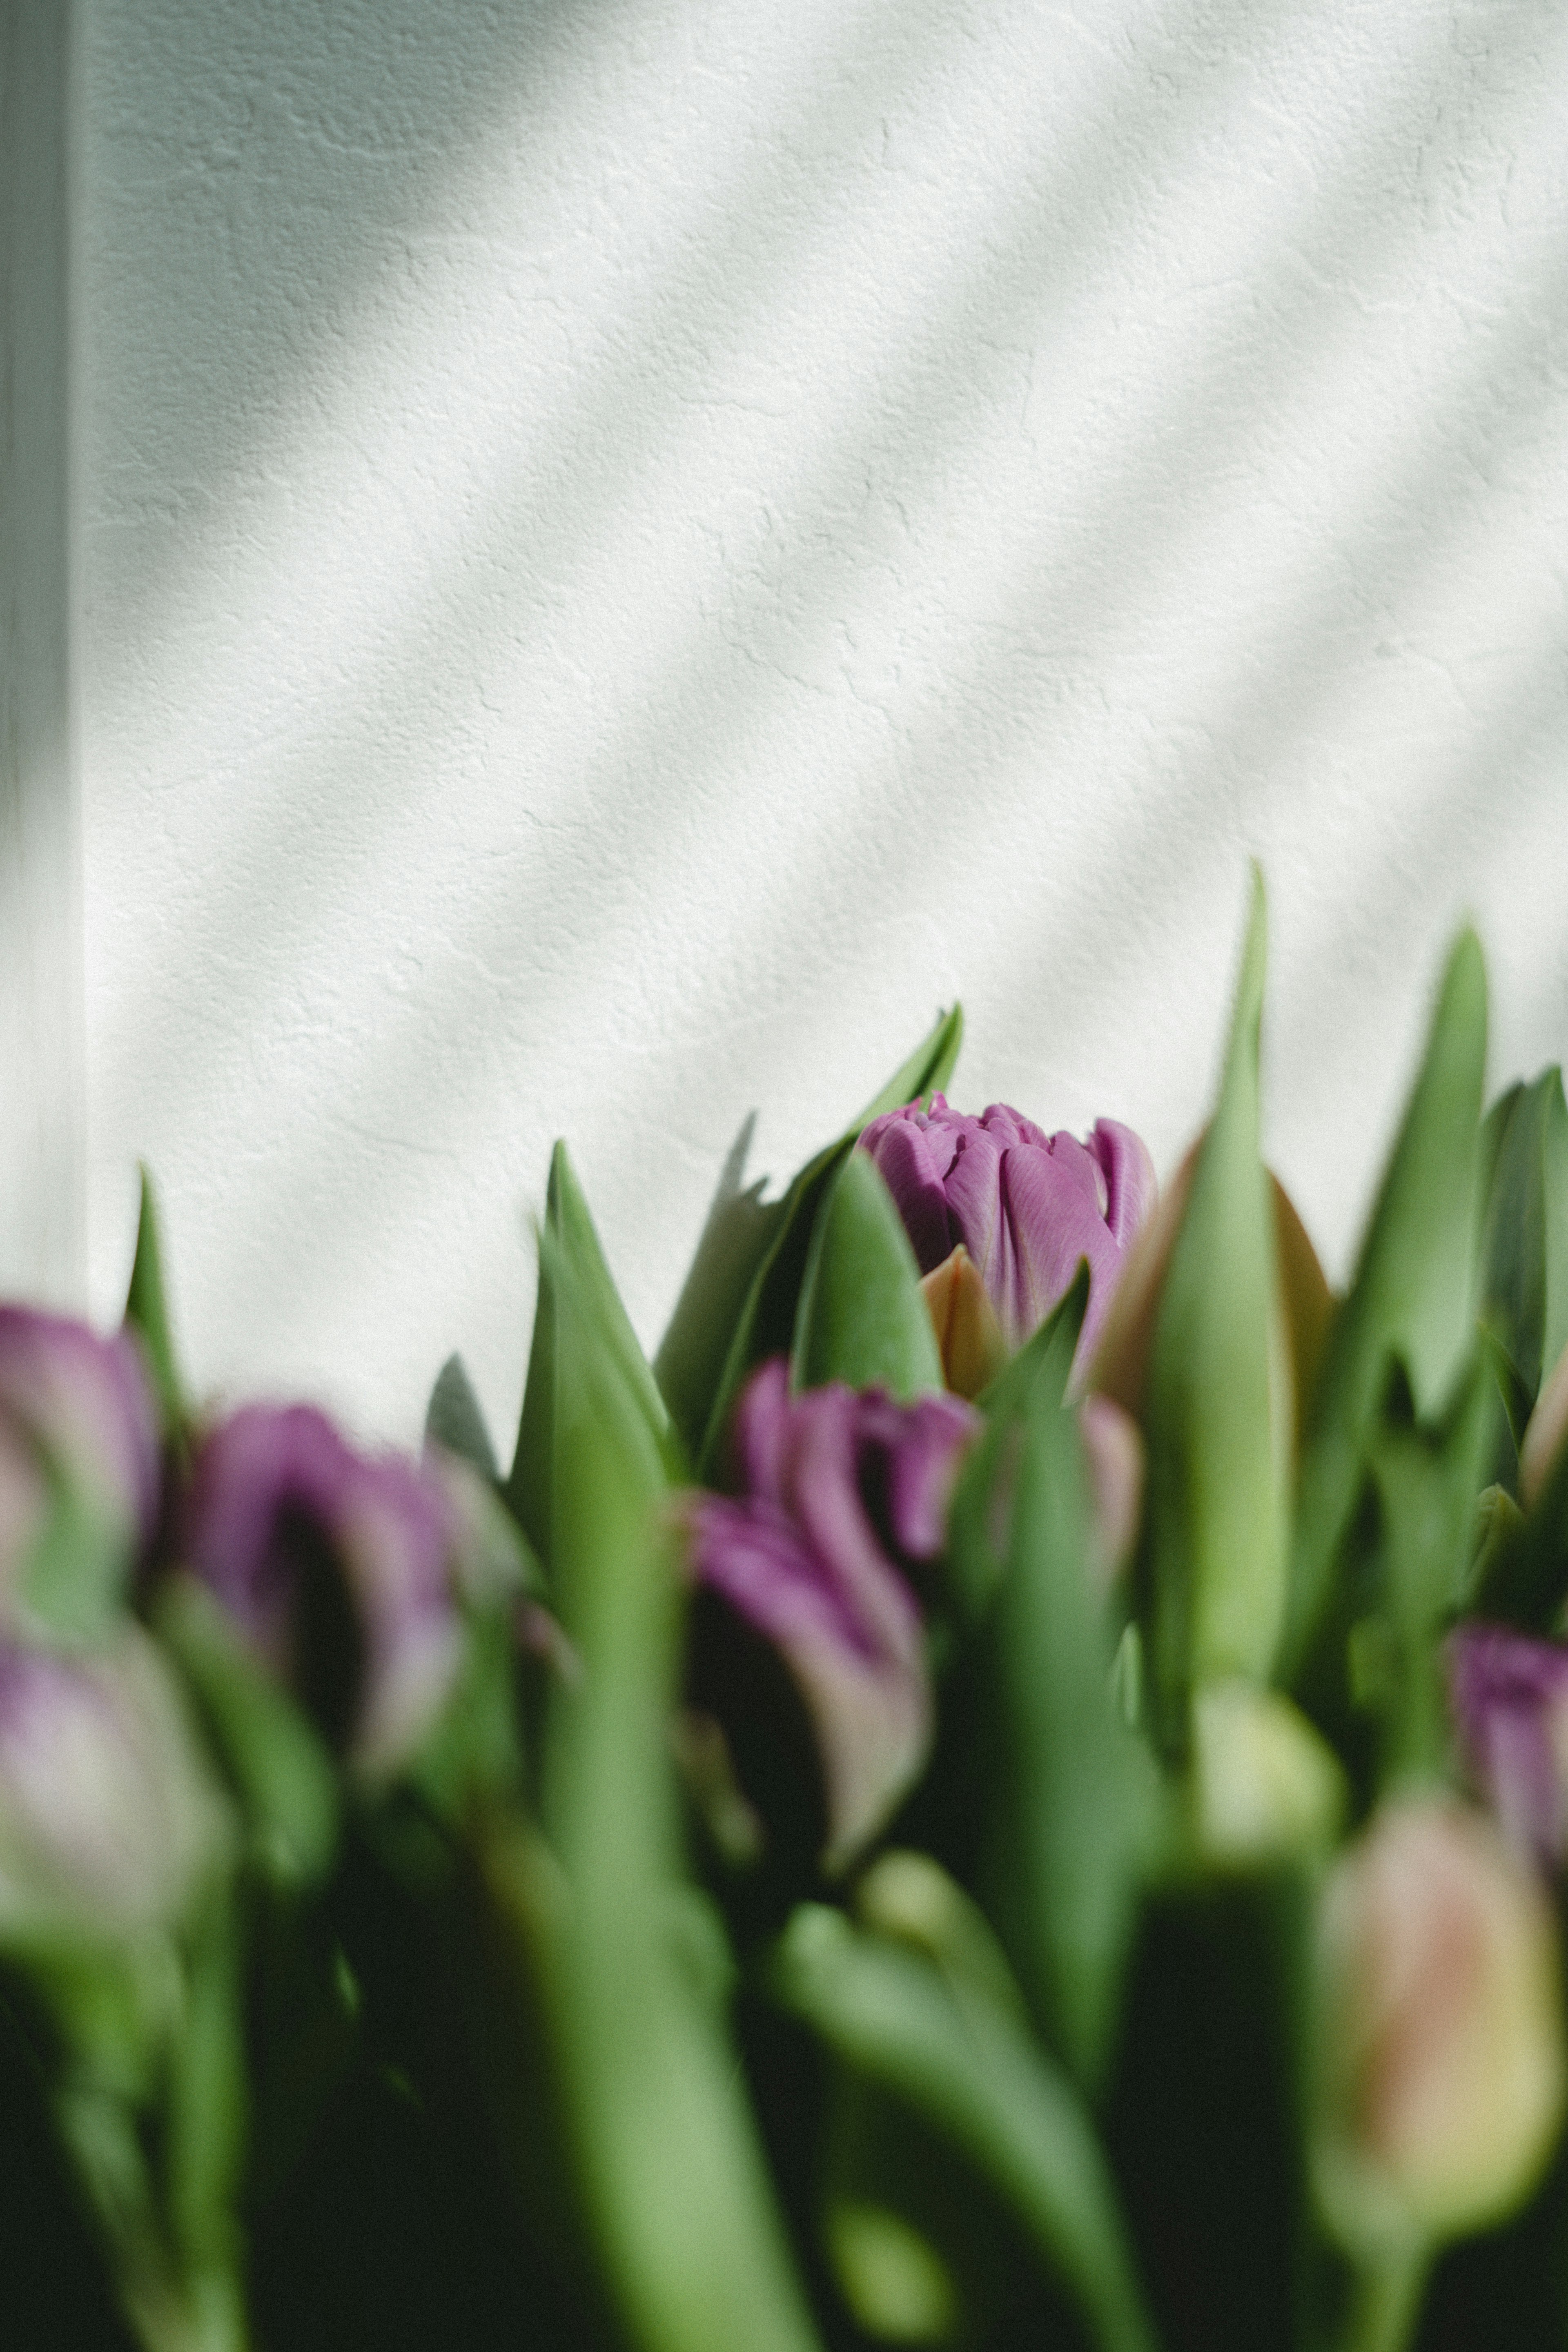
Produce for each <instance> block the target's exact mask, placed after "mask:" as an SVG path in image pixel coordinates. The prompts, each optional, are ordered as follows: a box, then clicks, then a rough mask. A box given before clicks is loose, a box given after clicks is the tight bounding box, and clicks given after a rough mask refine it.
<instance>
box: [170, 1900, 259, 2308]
mask: <svg viewBox="0 0 1568 2352" xmlns="http://www.w3.org/2000/svg"><path fill="white" fill-rule="evenodd" d="M185 1979H186V1981H185V2000H184V2014H183V2017H182V2021H181V2029H180V2032H178V2033H177V2034H176V2035H175V2036H174V2040H173V2042H172V2045H171V2049H170V2053H169V2072H168V2079H167V2084H166V2087H165V2092H164V2118H165V2119H164V2131H165V2135H166V2137H165V2141H164V2169H165V2175H166V2179H165V2186H164V2199H163V2201H164V2203H165V2204H166V2206H167V2209H168V2214H169V2221H170V2226H171V2231H172V2234H173V2237H174V2243H175V2245H176V2247H177V2248H178V2250H179V2256H180V2266H181V2269H182V2271H183V2272H184V2275H185V2277H186V2278H187V2279H188V2280H190V2281H191V2282H192V2283H193V2285H194V2286H195V2290H196V2293H197V2294H217V2295H218V2296H219V2297H220V2298H221V2299H222V2300H223V2301H225V2302H227V2303H228V2304H229V2305H231V2307H233V2308H234V2309H235V2310H236V2311H237V2310H238V2298H237V2277H238V2272H239V2263H240V2246H239V2236H238V2231H237V2223H236V2219H235V2200H236V2198H237V2194H238V2189H239V2183H240V2173H241V2168H242V2166H243V2163H244V2158H245V2146H246V2125H247V2090H246V2065H245V2046H244V2032H243V2021H242V2007H243V2000H242V1985H241V1971H240V1953H239V1939H238V1921H237V1916H236V1913H235V1907H234V1903H233V1899H232V1894H231V1890H230V1889H229V1888H228V1887H227V1886H225V1887H224V1888H223V1889H222V1890H221V1891H220V1892H217V1893H216V1894H215V1897H214V1899H213V1900H212V1901H211V1902H210V1903H209V1904H208V1906H206V1908H205V1911H204V1913H203V1915H202V1916H201V1917H200V1918H199V1919H198V1920H197V1921H196V1923H195V1929H194V1932H193V1934H192V1936H191V1938H190V1941H189V1945H188V1948H187V1951H186V1955H185ZM197 2283H200V2284H197Z"/></svg>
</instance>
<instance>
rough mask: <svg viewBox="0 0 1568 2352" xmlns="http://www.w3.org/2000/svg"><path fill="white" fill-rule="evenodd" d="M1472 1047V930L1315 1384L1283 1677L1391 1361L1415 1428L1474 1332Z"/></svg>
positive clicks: (1333, 1546) (1315, 1614)
mask: <svg viewBox="0 0 1568 2352" xmlns="http://www.w3.org/2000/svg"><path fill="white" fill-rule="evenodd" d="M1486 1042H1487V984H1486V969H1485V966H1484V965H1483V963H1482V961H1481V951H1480V947H1479V943H1478V941H1477V940H1476V937H1475V934H1474V932H1472V931H1468V930H1466V931H1462V932H1461V933H1460V935H1459V938H1458V940H1457V942H1456V943H1455V946H1454V949H1453V950H1452V953H1451V954H1450V956H1449V958H1448V963H1447V970H1446V971H1445V972H1444V975H1443V983H1442V987H1441V989H1440V991H1439V992H1438V997H1437V1004H1436V1012H1435V1013H1434V1015H1433V1021H1432V1029H1431V1034H1430V1036H1429V1038H1428V1040H1427V1045H1426V1055H1425V1057H1424V1059H1423V1062H1422V1065H1421V1069H1420V1072H1419V1074H1418V1076H1417V1077H1416V1081H1415V1089H1414V1092H1413V1093H1412V1095H1411V1097H1410V1103H1409V1107H1408V1108H1407V1109H1406V1111H1405V1119H1404V1123H1403V1125H1402V1126H1401V1128H1400V1130H1399V1136H1398V1139H1397V1140H1396V1142H1395V1144H1394V1151H1393V1156H1392V1158H1391V1159H1390V1161H1389V1164H1388V1170H1387V1172H1386V1174H1385V1175H1384V1180H1383V1186H1382V1190H1381V1191H1380V1192H1379V1194H1378V1198H1377V1204H1376V1206H1375V1208H1374V1209H1373V1214H1372V1223H1371V1224H1370V1226H1369V1227H1368V1231H1367V1237H1366V1241H1365V1243H1364V1244H1363V1249H1362V1255H1361V1262H1360V1265H1358V1267H1357V1270H1356V1276H1355V1279H1354V1281H1353V1283H1352V1286H1351V1290H1350V1295H1349V1297H1347V1298H1346V1300H1345V1303H1344V1305H1343V1307H1342V1308H1341V1310H1340V1313H1339V1315H1338V1316H1337V1318H1335V1322H1334V1327H1333V1330H1332V1333H1331V1337H1330V1340H1329V1349H1328V1355H1327V1359H1326V1360H1325V1362H1324V1365H1323V1370H1322V1374H1321V1378H1320V1380H1319V1382H1318V1390H1317V1396H1316V1400H1315V1402H1314V1408H1313V1413H1312V1419H1311V1423H1310V1428H1309V1431H1308V1433H1307V1443H1306V1448H1305V1451H1304V1454H1303V1457H1302V1462H1301V1468H1300V1477H1299V1479H1298V1482H1297V1512H1296V1534H1295V1542H1294V1547H1293V1550H1292V1555H1291V1563H1290V1592H1289V1612H1288V1616H1287V1623H1286V1633H1285V1640H1284V1643H1283V1644H1282V1649H1281V1659H1280V1670H1281V1675H1282V1676H1283V1678H1285V1679H1287V1680H1289V1679H1292V1678H1293V1677H1294V1676H1295V1675H1296V1674H1297V1673H1298V1671H1299V1669H1300V1666H1301V1664H1302V1663H1303V1661H1304V1660H1305V1658H1306V1656H1307V1654H1308V1652H1309V1650H1310V1646H1311V1643H1312V1640H1313V1635H1314V1632H1315V1629H1316V1626H1317V1623H1318V1621H1319V1618H1320V1617H1321V1614H1322V1612H1323V1611H1324V1609H1325V1607H1326V1605H1327V1603H1328V1601H1329V1600H1330V1597H1331V1595H1330V1584H1331V1570H1332V1568H1333V1563H1334V1560H1335V1558H1336V1555H1337V1553H1338V1549H1339V1546H1340V1542H1341V1539H1342V1536H1343V1533H1344V1530H1345V1528H1346V1526H1347V1524H1348V1522H1349V1520H1350V1518H1351V1515H1352V1512H1353V1511H1354V1509H1355V1507H1356V1505H1357V1501H1358V1499H1359V1497H1360V1495H1361V1492H1362V1489H1363V1484H1364V1479H1365V1475H1366V1445H1367V1441H1368V1438H1369V1436H1370V1433H1371V1432H1372V1429H1373V1423H1374V1422H1375V1420H1376V1418H1377V1416H1378V1414H1379V1412H1380V1411H1381V1409H1382V1405H1383V1402H1384V1396H1385V1395H1386V1392H1387V1388H1388V1381H1389V1373H1390V1369H1391V1366H1392V1365H1393V1363H1394V1360H1395V1359H1397V1360H1399V1361H1400V1362H1401V1363H1402V1364H1403V1365H1404V1366H1405V1372H1406V1374H1407V1377H1408V1380H1409V1384H1410V1391H1411V1395H1412V1398H1413V1401H1414V1405H1415V1414H1416V1418H1417V1419H1418V1420H1421V1421H1423V1422H1436V1421H1437V1420H1438V1419H1440V1418H1441V1416H1442V1414H1443V1412H1445V1410H1446V1408H1447V1405H1448V1403H1449V1402H1450V1399H1451V1396H1452V1392H1453V1391H1454V1388H1455V1385H1456V1383H1457V1381H1458V1379H1459V1378H1460V1376H1461V1374H1462V1372H1463V1370H1464V1367H1465V1363H1466V1360H1467V1358H1468V1352H1469V1349H1470V1345H1471V1340H1472V1335H1473V1330H1474V1299H1475V1243H1476V1231H1477V1218H1476V1192H1477V1177H1478V1160H1479V1125H1480V1105H1481V1084H1482V1078H1483V1075H1484V1065H1485V1061H1486Z"/></svg>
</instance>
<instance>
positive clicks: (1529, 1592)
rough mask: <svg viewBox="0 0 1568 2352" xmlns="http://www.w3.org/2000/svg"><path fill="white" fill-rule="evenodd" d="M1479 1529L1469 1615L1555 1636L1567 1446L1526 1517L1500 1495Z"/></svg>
mask: <svg viewBox="0 0 1568 2352" xmlns="http://www.w3.org/2000/svg"><path fill="white" fill-rule="evenodd" d="M1484 1500H1485V1498H1484V1497H1483V1501H1484ZM1483 1525H1484V1533H1483V1541H1482V1545H1481V1549H1480V1553H1479V1558H1478V1559H1477V1560H1476V1563H1475V1567H1474V1570H1473V1573H1472V1578H1471V1590H1470V1592H1469V1594H1468V1600H1467V1610H1468V1613H1469V1614H1471V1615H1474V1616H1478V1617H1487V1618H1492V1619H1495V1620H1496V1621H1497V1622H1499V1623H1500V1624H1506V1625H1516V1626H1518V1628H1519V1630H1520V1631H1521V1633H1536V1634H1542V1635H1545V1634H1553V1635H1559V1634H1560V1633H1561V1632H1562V1624H1563V1611H1564V1608H1565V1606H1568V1445H1565V1446H1563V1448H1562V1450H1561V1451H1560V1452H1559V1454H1558V1455H1557V1459H1556V1461H1555V1462H1554V1464H1553V1465H1552V1469H1551V1470H1550V1472H1549V1473H1548V1475H1547V1479H1546V1483H1545V1485H1544V1486H1542V1490H1541V1492H1540V1494H1539V1495H1538V1496H1536V1498H1535V1502H1534V1504H1533V1506H1532V1507H1531V1509H1530V1510H1529V1511H1528V1512H1523V1513H1521V1511H1520V1510H1519V1508H1518V1506H1517V1505H1515V1504H1514V1503H1513V1502H1512V1498H1511V1497H1510V1496H1502V1497H1500V1500H1497V1501H1494V1503H1493V1505H1492V1507H1491V1509H1490V1511H1489V1512H1488V1513H1487V1515H1486V1518H1485V1521H1484V1523H1483Z"/></svg>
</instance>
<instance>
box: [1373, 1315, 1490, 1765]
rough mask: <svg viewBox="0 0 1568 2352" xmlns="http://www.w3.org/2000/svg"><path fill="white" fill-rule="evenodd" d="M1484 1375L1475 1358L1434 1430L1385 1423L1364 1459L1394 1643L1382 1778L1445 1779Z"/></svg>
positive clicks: (1486, 1428) (1486, 1436) (1481, 1447)
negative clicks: (1445, 1640) (1445, 1651)
mask: <svg viewBox="0 0 1568 2352" xmlns="http://www.w3.org/2000/svg"><path fill="white" fill-rule="evenodd" d="M1495 1412H1496V1401H1495V1397H1494V1393H1493V1390H1492V1385H1491V1381H1490V1378H1489V1371H1488V1369H1487V1367H1486V1366H1485V1364H1484V1363H1482V1362H1481V1361H1479V1360H1477V1362H1476V1364H1475V1366H1474V1368H1473V1370H1472V1372H1471V1375H1470V1378H1469V1380H1468V1381H1467V1383H1466V1385H1465V1387H1464V1388H1463V1389H1462V1390H1461V1391H1460V1392H1459V1395H1458V1398H1457V1399H1456V1400H1455V1402H1454V1404H1453V1406H1452V1408H1451V1410H1450V1412H1449V1413H1448V1415H1447V1420H1446V1423H1444V1424H1443V1425H1442V1426H1440V1427H1438V1428H1435V1429H1434V1428H1422V1427H1419V1426H1417V1425H1415V1423H1409V1422H1406V1423H1396V1422H1394V1421H1392V1420H1390V1419H1389V1418H1387V1417H1385V1418H1384V1421H1383V1423H1381V1424H1380V1426H1379V1427H1378V1428H1377V1429H1375V1430H1374V1432H1373V1435H1372V1439H1371V1442H1370V1444H1369V1448H1368V1458H1369V1464H1370V1467H1371V1471H1372V1475H1373V1480H1374V1482H1375V1485H1376V1489H1377V1496H1378V1502H1379V1506H1380V1533H1379V1540H1378V1548H1379V1553H1380V1569H1381V1573H1380V1579H1379V1581H1380V1584H1381V1589H1382V1616H1383V1622H1384V1624H1385V1625H1386V1627H1387V1630H1388V1633H1389V1636H1390V1640H1389V1643H1388V1649H1387V1663H1388V1667H1389V1675H1388V1681H1387V1684H1386V1686H1385V1690H1384V1699H1383V1705H1382V1707H1381V1709H1380V1712H1381V1713H1382V1715H1383V1717H1384V1737H1383V1749H1382V1755H1381V1758H1380V1777H1381V1779H1382V1780H1383V1782H1384V1785H1385V1786H1386V1785H1387V1784H1388V1783H1389V1782H1391V1781H1393V1780H1399V1779H1413V1780H1440V1779H1441V1778H1442V1777H1443V1774H1444V1771H1445V1768H1446V1764H1447V1750H1448V1745H1449V1733H1448V1710H1447V1685H1446V1682H1445V1677H1444V1672H1443V1660H1442V1650H1441V1642H1442V1636H1443V1633H1444V1632H1445V1631H1446V1630H1447V1626H1448V1624H1449V1623H1450V1622H1452V1620H1453V1618H1454V1616H1455V1615H1456V1614H1457V1612H1458V1609H1459V1606H1460V1603H1461V1601H1462V1598H1463V1593H1464V1586H1465V1579H1466V1574H1467V1571H1468V1567H1469V1563H1470V1552H1471V1547H1472V1543H1473V1540H1474V1533H1475V1519H1476V1496H1477V1493H1478V1491H1479V1486H1480V1482H1481V1478H1482V1475H1483V1473H1484V1467H1485V1463H1486V1459H1487V1454H1488V1449H1489V1444H1490V1442H1491V1438H1492V1435H1493V1431H1494V1427H1495V1422H1494V1415H1495Z"/></svg>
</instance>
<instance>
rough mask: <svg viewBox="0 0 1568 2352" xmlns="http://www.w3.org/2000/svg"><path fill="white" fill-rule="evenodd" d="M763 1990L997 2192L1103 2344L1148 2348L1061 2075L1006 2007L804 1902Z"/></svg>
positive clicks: (1116, 2224)
mask: <svg viewBox="0 0 1568 2352" xmlns="http://www.w3.org/2000/svg"><path fill="white" fill-rule="evenodd" d="M768 1985H769V1990H771V1992H772V1993H773V1998H774V1999H775V2000H777V2001H778V2002H779V2004H780V2006H781V2007H783V2008H784V2009H785V2010H787V2011H790V2012H791V2013H792V2014H793V2015H795V2016H796V2017H799V2018H802V2019H803V2020H804V2021H805V2022H806V2023H807V2024H809V2025H810V2026H811V2027H812V2028H813V2030H814V2031H815V2032H816V2033H818V2034H819V2035H820V2036H821V2038H822V2039H823V2040H824V2041H825V2042H826V2043H827V2045H828V2047H829V2048H830V2049H832V2050H834V2051H835V2052H836V2053H837V2054H838V2056H839V2057H840V2058H841V2059H842V2060H843V2061H844V2062H845V2063H847V2065H850V2066H852V2067H855V2068H856V2069H858V2071H859V2072H860V2073H862V2074H864V2075H866V2076H867V2077H868V2079H869V2080H871V2081H872V2082H875V2083H877V2084H881V2085H882V2086H884V2087H885V2088H886V2089H888V2090H889V2091H892V2092H894V2093H895V2094H897V2095H898V2096H900V2098H902V2099H904V2100H906V2101H907V2102H908V2104H909V2105H910V2106H911V2107H913V2108H914V2109H916V2111H917V2112H918V2113H919V2114H920V2115H921V2116H924V2117H925V2118H927V2119H928V2120H929V2121H930V2122H931V2124H933V2125H934V2126H936V2127H937V2128H938V2129H939V2130H940V2131H941V2132H942V2134H943V2135H945V2137H947V2138H948V2139H949V2140H951V2141H952V2145H953V2146H954V2147H955V2148H957V2149H958V2150H960V2151H961V2152H962V2154H963V2156H964V2157H965V2158H967V2159H968V2161H969V2162H970V2163H971V2164H973V2166H974V2167H975V2168H976V2169H977V2170H978V2171H979V2172H981V2173H982V2174H983V2175H984V2178H985V2179H987V2180H989V2181H990V2182H991V2183H992V2185H993V2186H994V2189H996V2191H997V2193H998V2194H999V2195H1000V2196H1001V2197H1002V2198H1003V2199H1004V2200H1005V2202H1006V2203H1007V2205H1008V2206H1009V2208H1010V2209H1011V2210H1012V2212H1013V2213H1014V2215H1015V2216H1016V2220H1017V2221H1018V2222H1019V2224H1020V2225H1021V2227H1022V2228H1023V2230H1024V2231H1025V2232H1026V2236H1027V2238H1028V2240H1029V2241H1030V2242H1031V2243H1032V2244H1033V2246H1034V2247H1035V2249H1036V2251H1037V2253H1038V2255H1039V2257H1040V2259H1041V2261H1042V2263H1043V2264H1044V2266H1045V2268H1046V2270H1047V2273H1048V2274H1049V2275H1050V2276H1051V2277H1053V2278H1055V2279H1057V2280H1058V2281H1059V2282H1060V2283H1061V2284H1062V2285H1063V2286H1064V2287H1065V2288H1066V2289H1067V2291H1068V2294H1070V2295H1071V2297H1072V2298H1073V2300H1074V2302H1075V2303H1076V2304H1077V2305H1078V2307H1079V2311H1080V2312H1081V2314H1082V2315H1083V2317H1084V2320H1085V2321H1086V2323H1087V2325H1088V2327H1089V2336H1090V2341H1091V2342H1092V2343H1093V2344H1094V2345H1095V2346H1096V2347H1100V2352H1152V2346H1153V2343H1154V2337H1153V2332H1152V2326H1151V2323H1150V2320H1149V2316H1148V2313H1147V2311H1146V2309H1145V2306H1144V2303H1143V2298H1142V2291H1141V2289H1140V2286H1139V2284H1138V2279H1137V2274H1136V2272H1135V2270H1134V2267H1133V2262H1132V2254H1131V2247H1130V2244H1129V2242H1128V2236H1127V2230H1126V2225H1125V2223H1124V2221H1123V2220H1122V2216H1121V2209H1120V2206H1119V2203H1118V2200H1117V2195H1116V2189H1115V2184H1114V2182H1113V2180H1112V2179H1111V2176H1110V2168H1109V2167H1108V2165H1107V2163H1106V2161H1105V2158H1104V2155H1103V2154H1102V2152H1101V2149H1100V2143H1099V2141H1098V2139H1097V2138H1096V2137H1095V2132H1094V2127H1093V2126H1092V2124H1091V2123H1090V2121H1089V2116H1088V2115H1087V2114H1086V2113H1085V2111H1084V2108H1083V2106H1082V2104H1081V2102H1080V2101H1079V2097H1078V2095H1077V2093H1076V2092H1075V2091H1074V2089H1073V2087H1072V2084H1071V2083H1070V2082H1069V2081H1068V2077H1067V2076H1066V2075H1065V2074H1061V2073H1059V2072H1058V2070H1057V2068H1056V2067H1054V2066H1053V2065H1052V2064H1051V2063H1050V2061H1049V2060H1048V2059H1047V2057H1046V2056H1045V2055H1044V2053H1042V2052H1041V2051H1040V2050H1039V2049H1038V2048H1037V2045H1036V2044H1035V2043H1034V2042H1032V2041H1031V2040H1030V2038H1029V2036H1028V2034H1027V2033H1026V2031H1025V2030H1024V2029H1023V2028H1022V2027H1021V2026H1020V2025H1019V2024H1018V2023H1017V2022H1016V2019H1015V2018H1014V2017H1013V2016H1011V2015H1010V2014H1009V2013H1008V2011H1006V2009H1005V2008H1001V2007H993V2006H991V2005H990V2004H988V2003H987V2002H986V2001H985V2000H984V1998H983V1997H982V1996H981V1995H980V1994H979V1993H978V1991H977V1990H973V1989H965V1990H964V1991H963V1993H962V1994H960V1993H959V1992H957V1991H955V1990H954V1988H953V1986H952V1984H951V1983H950V1982H949V1981H948V1980H947V1979H945V1978H944V1976H943V1974H942V1971H941V1970H940V1969H938V1968H937V1967H936V1966H935V1965H934V1964H933V1962H931V1960H930V1959H927V1958H923V1957H922V1956H921V1954H919V1953H917V1952H915V1951H911V1950H910V1949H908V1948H902V1947H900V1945H898V1944H895V1943H892V1942H889V1941H886V1940H884V1939H883V1938H882V1937H878V1936H872V1935H865V1934H862V1933H859V1932H858V1931H857V1930H856V1929H855V1928H854V1927H851V1925H850V1923H849V1922H848V1920H847V1919H846V1918H845V1917H844V1916H843V1915H842V1913H840V1912H837V1911H832V1910H828V1909H826V1907H824V1906H818V1905H816V1904H803V1905H802V1906H800V1908H799V1909H798V1910H797V1911H796V1912H795V1915H794V1916H793V1918H792V1919H791V1921H790V1924H789V1926H788V1927H787V1928H786V1929H785V1931H784V1936H783V1937H782V1938H781V1939H780V1941H779V1944H778V1945H777V1947H776V1948H775V1951H774V1956H773V1961H772V1964H771V1966H770V1969H769V1972H768Z"/></svg>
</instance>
